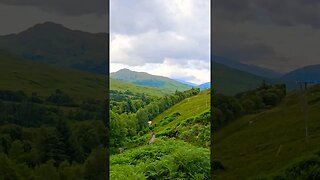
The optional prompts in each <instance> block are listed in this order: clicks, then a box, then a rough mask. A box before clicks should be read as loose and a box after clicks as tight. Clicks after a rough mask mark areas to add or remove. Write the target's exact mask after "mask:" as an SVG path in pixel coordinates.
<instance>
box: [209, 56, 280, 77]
mask: <svg viewBox="0 0 320 180" xmlns="http://www.w3.org/2000/svg"><path fill="white" fill-rule="evenodd" d="M213 61H214V62H217V63H220V64H223V65H226V66H228V67H231V68H234V69H237V70H240V71H244V72H248V73H250V74H253V75H256V76H260V77H264V78H269V79H271V78H279V77H281V75H282V74H281V73H278V72H275V71H273V70H270V69H267V68H261V67H258V66H255V65H248V64H243V63H240V62H238V61H235V60H232V59H229V58H225V57H222V56H216V55H213Z"/></svg>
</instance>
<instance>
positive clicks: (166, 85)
mask: <svg viewBox="0 0 320 180" xmlns="http://www.w3.org/2000/svg"><path fill="white" fill-rule="evenodd" d="M111 78H113V79H116V80H119V81H123V82H129V83H132V84H138V85H144V86H149V87H154V88H159V89H162V90H166V91H169V92H174V91H176V90H178V91H184V90H188V89H191V86H188V85H185V84H182V83H180V82H177V81H175V80H172V79H169V78H167V77H162V76H155V75H151V74H148V73H145V72H135V71H131V70H129V69H121V70H119V71H117V72H114V73H111Z"/></svg>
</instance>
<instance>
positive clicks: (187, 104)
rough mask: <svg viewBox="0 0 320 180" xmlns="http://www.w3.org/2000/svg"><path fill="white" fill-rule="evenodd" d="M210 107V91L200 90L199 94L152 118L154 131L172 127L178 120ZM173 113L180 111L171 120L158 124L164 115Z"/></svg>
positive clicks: (197, 113)
mask: <svg viewBox="0 0 320 180" xmlns="http://www.w3.org/2000/svg"><path fill="white" fill-rule="evenodd" d="M209 109H210V91H208V90H205V91H202V92H200V94H198V95H196V96H193V97H190V98H187V99H185V100H183V101H181V102H180V103H178V104H176V105H174V106H172V107H171V108H169V109H168V110H166V111H164V112H163V113H161V114H160V115H159V116H157V117H156V118H155V119H154V120H152V123H153V124H156V128H155V129H154V132H155V133H157V132H160V131H162V130H164V129H166V128H169V127H174V126H176V125H177V124H178V123H179V122H181V121H183V120H186V119H188V118H190V117H193V116H196V115H199V114H200V113H202V112H204V111H206V110H209ZM173 113H180V116H178V117H177V118H175V120H173V121H172V122H170V123H168V124H166V125H164V126H161V125H159V123H160V121H161V120H162V119H164V118H165V117H168V116H170V115H172V114H173Z"/></svg>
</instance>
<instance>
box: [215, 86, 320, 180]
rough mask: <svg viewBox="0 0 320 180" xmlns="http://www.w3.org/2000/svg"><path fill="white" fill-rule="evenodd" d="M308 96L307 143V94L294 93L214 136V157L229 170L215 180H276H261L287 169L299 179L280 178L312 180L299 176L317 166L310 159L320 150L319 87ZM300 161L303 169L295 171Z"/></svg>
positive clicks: (234, 122) (312, 88)
mask: <svg viewBox="0 0 320 180" xmlns="http://www.w3.org/2000/svg"><path fill="white" fill-rule="evenodd" d="M307 95H308V97H307V98H306V99H307V104H308V105H307V108H308V110H307V111H308V124H309V131H308V137H309V139H308V142H306V141H305V117H306V115H305V113H304V111H303V109H304V107H305V106H304V103H303V99H304V98H303V97H304V95H302V94H301V93H299V92H298V91H296V92H291V93H289V94H288V95H287V96H286V97H285V98H284V99H283V100H282V102H281V103H280V104H279V105H278V106H276V107H274V108H272V109H269V110H265V111H262V112H258V113H256V114H251V115H246V116H243V117H241V118H239V119H237V120H235V121H233V122H231V123H230V124H228V125H226V126H224V127H222V128H221V129H219V130H217V131H216V132H215V133H214V139H215V145H214V146H213V147H214V149H213V151H214V152H216V153H215V158H217V159H219V160H220V161H221V162H222V163H223V165H224V166H225V167H226V169H227V170H225V171H223V172H221V173H219V174H218V175H217V176H216V178H215V179H277V178H274V177H273V178H271V177H268V178H261V175H269V174H274V175H275V174H277V173H279V172H281V171H283V170H286V169H287V167H290V169H287V170H288V171H286V172H285V173H288V174H292V173H295V174H296V175H297V176H295V178H282V176H281V178H280V179H309V178H298V177H301V175H303V174H304V175H307V174H308V173H307V172H305V171H304V170H303V169H305V170H306V169H308V170H311V169H312V168H313V167H314V164H316V163H315V162H314V161H313V160H310V161H309V160H307V158H308V157H314V156H313V153H316V152H319V150H320V146H319V141H320V136H319V134H320V121H319V117H320V112H319V108H320V86H313V87H310V89H309V92H308V93H307ZM317 158H319V157H317ZM298 162H301V164H300V167H299V166H298V167H297V168H293V166H297V165H299V164H298ZM308 162H309V163H308ZM244 164H245V166H244ZM317 164H318V163H317ZM300 168H301V169H300ZM300 172H304V173H300ZM309 172H310V171H309ZM281 173H282V172H281ZM257 177H260V178H257ZM262 177H263V176H262ZM278 177H280V176H278ZM292 177H293V176H292ZM316 179H317V178H316Z"/></svg>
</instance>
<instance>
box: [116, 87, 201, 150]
mask: <svg viewBox="0 0 320 180" xmlns="http://www.w3.org/2000/svg"><path fill="white" fill-rule="evenodd" d="M199 92H200V89H194V88H193V89H191V90H187V91H184V92H179V91H176V92H175V93H174V94H171V95H167V96H164V97H162V98H153V101H150V99H152V97H148V96H145V95H143V94H142V95H143V96H142V95H141V94H136V95H135V94H134V93H131V92H129V91H126V92H125V93H119V95H117V91H112V92H111V93H112V95H111V99H112V98H114V99H112V100H113V102H111V104H112V103H113V104H112V105H111V106H112V107H113V108H111V109H112V110H110V147H111V149H113V150H114V151H115V150H116V148H118V147H121V146H122V145H123V144H124V142H125V141H126V140H129V139H130V138H132V137H133V136H136V135H143V134H145V133H146V132H148V131H149V130H150V129H149V127H148V121H149V120H152V119H154V118H155V117H156V116H157V115H159V114H161V113H162V112H164V111H165V110H166V109H168V108H170V107H171V106H173V105H175V104H176V103H178V102H180V101H182V100H183V99H185V98H188V97H191V96H194V95H197V94H198V93H199ZM127 95H130V96H127ZM115 97H117V98H115ZM130 97H133V99H130ZM138 97H139V98H140V100H141V101H142V102H141V104H143V106H141V107H140V108H138V110H137V111H117V110H118V109H117V108H116V104H115V103H114V102H116V101H115V99H117V100H119V99H120V100H124V101H126V102H122V101H120V100H119V102H117V103H118V104H119V103H122V104H125V103H127V104H132V103H130V101H131V102H132V101H134V100H137V101H138ZM141 97H143V98H141ZM135 98H137V99H135ZM129 107H130V106H129ZM119 112H122V113H119Z"/></svg>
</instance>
